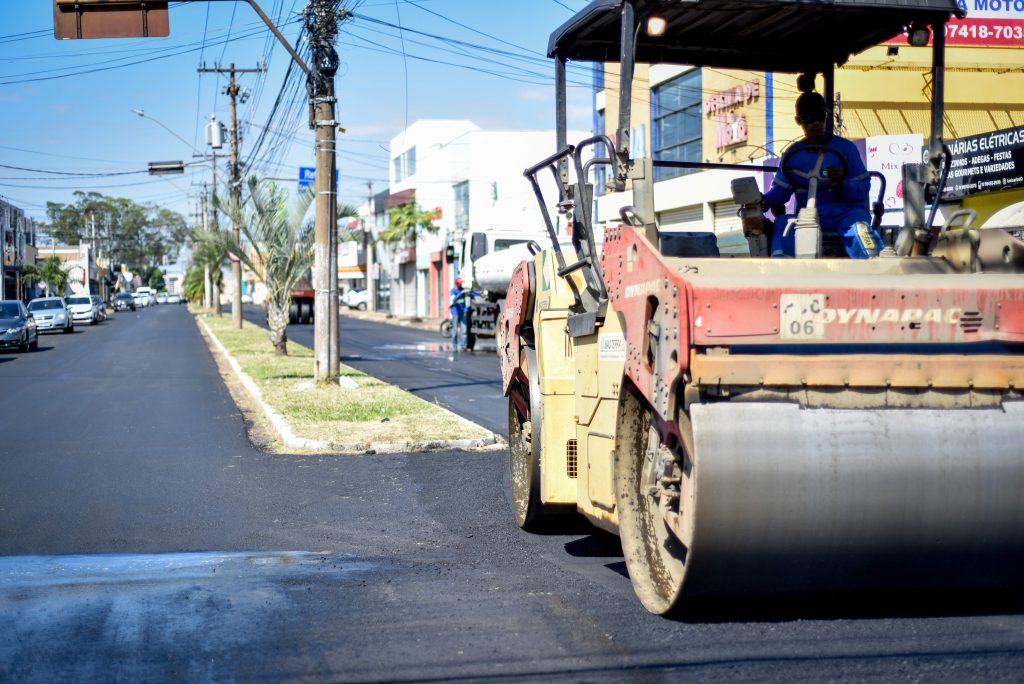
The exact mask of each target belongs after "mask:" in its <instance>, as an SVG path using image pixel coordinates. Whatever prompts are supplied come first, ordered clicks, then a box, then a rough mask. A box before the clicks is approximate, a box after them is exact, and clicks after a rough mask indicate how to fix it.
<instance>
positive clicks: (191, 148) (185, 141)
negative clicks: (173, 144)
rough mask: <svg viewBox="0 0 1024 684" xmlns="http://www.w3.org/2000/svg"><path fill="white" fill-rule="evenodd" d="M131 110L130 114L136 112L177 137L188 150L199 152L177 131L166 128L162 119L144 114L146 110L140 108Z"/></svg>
mask: <svg viewBox="0 0 1024 684" xmlns="http://www.w3.org/2000/svg"><path fill="white" fill-rule="evenodd" d="M131 112H132V114H138V115H139V116H140V117H142V118H143V119H149V120H150V121H152V122H153V123H155V124H156V125H157V126H159V127H160V128H162V129H164V130H165V131H167V132H168V133H170V134H171V135H173V136H174V137H175V138H177V139H178V140H180V141H181V142H183V143H185V144H186V145H187V146H188V148H189V149H190V150H192V151H193V152H195V153H196V154H200V152H199V150H197V149H196V148H195V147H193V145H192V143H190V142H189V141H188V140H185V139H184V138H182V137H181V136H180V135H178V134H177V133H175V132H174V131H172V130H171V129H170V128H168V127H167V125H166V124H165V123H164V122H163V121H161V120H160V119H157V118H156V117H154V116H153V115H151V114H146V112H145V111H143V110H141V109H132V110H131Z"/></svg>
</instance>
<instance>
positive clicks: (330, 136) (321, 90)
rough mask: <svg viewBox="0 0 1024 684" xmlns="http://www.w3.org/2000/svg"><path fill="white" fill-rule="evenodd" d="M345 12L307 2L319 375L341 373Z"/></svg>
mask: <svg viewBox="0 0 1024 684" xmlns="http://www.w3.org/2000/svg"><path fill="white" fill-rule="evenodd" d="M345 16H346V12H345V11H344V10H341V9H340V8H339V2H338V0H310V3H309V5H308V6H307V7H306V17H305V19H306V28H307V30H308V31H309V35H310V41H309V42H310V46H311V48H312V51H313V65H312V68H311V69H310V72H309V80H308V90H309V95H310V100H309V104H310V122H309V125H310V128H312V129H314V131H315V148H314V149H315V154H316V181H315V188H316V235H315V238H316V243H315V247H314V251H313V259H314V273H313V290H314V301H313V352H314V372H315V375H316V379H317V380H319V381H331V380H333V379H334V378H336V377H337V375H338V361H339V356H340V354H339V347H338V268H337V258H338V257H337V241H338V238H337V234H338V216H337V212H338V201H337V197H338V193H337V183H336V182H335V176H334V173H335V168H336V155H335V144H336V132H337V127H338V122H337V121H336V120H335V114H334V105H335V101H336V100H335V97H334V75H335V74H336V73H337V71H338V53H337V52H335V50H334V38H335V36H336V35H337V32H338V21H339V20H342V19H344V18H345Z"/></svg>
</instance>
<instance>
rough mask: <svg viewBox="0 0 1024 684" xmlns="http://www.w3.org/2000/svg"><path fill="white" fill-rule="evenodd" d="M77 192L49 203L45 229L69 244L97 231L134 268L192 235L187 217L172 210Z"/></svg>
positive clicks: (155, 260)
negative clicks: (65, 200) (72, 198)
mask: <svg viewBox="0 0 1024 684" xmlns="http://www.w3.org/2000/svg"><path fill="white" fill-rule="evenodd" d="M74 195H75V201H74V202H73V203H71V204H61V203H59V202H47V203H46V216H47V221H48V222H47V224H46V226H44V227H43V228H44V230H45V231H46V232H47V233H48V234H49V235H51V236H53V237H54V238H55V239H57V240H59V241H61V242H63V243H65V244H77V243H79V242H82V241H83V240H86V239H90V238H92V237H93V236H95V237H97V238H98V239H99V240H100V241H101V242H102V243H104V244H105V245H106V246H107V248H108V250H109V251H110V253H111V255H113V256H114V257H115V258H116V260H117V261H118V262H120V263H124V264H128V266H129V268H130V269H131V270H133V271H136V272H142V270H143V268H144V267H145V266H146V265H148V264H153V263H160V262H161V261H162V260H163V258H164V256H173V255H174V254H176V253H177V251H178V249H179V248H180V246H181V245H182V244H183V243H184V241H185V239H186V238H187V237H188V228H187V226H186V224H185V219H184V217H183V216H182V215H181V214H179V213H177V212H174V211H170V210H169V209H162V208H160V207H157V206H156V205H153V204H138V203H136V202H133V201H132V200H129V199H125V198H123V197H109V196H107V195H102V194H100V193H97V192H82V191H80V190H79V191H77V192H75V193H74Z"/></svg>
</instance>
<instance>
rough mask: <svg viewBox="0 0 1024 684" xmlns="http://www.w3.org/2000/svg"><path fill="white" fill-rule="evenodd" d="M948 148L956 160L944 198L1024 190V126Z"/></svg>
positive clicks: (959, 140)
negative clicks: (1023, 188)
mask: <svg viewBox="0 0 1024 684" xmlns="http://www.w3.org/2000/svg"><path fill="white" fill-rule="evenodd" d="M948 145H949V149H950V151H951V152H952V159H951V161H950V165H949V179H948V180H947V181H946V191H945V193H944V194H943V197H944V198H959V197H965V196H967V195H974V194H976V193H979V192H995V191H997V190H1010V189H1013V188H1021V187H1024V126H1022V127H1019V128H1005V129H1003V130H1001V131H994V132H992V133H982V134H981V135H970V136H967V137H965V138H957V139H955V140H951V141H949V143H948Z"/></svg>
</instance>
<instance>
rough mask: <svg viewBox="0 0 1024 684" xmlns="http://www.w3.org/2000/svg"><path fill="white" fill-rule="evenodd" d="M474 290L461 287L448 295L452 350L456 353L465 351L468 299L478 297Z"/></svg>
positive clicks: (455, 288) (453, 289)
mask: <svg viewBox="0 0 1024 684" xmlns="http://www.w3.org/2000/svg"><path fill="white" fill-rule="evenodd" d="M479 295H480V293H479V292H477V291H476V290H463V289H462V288H461V287H453V288H452V291H451V293H450V296H449V298H450V301H451V306H450V307H449V311H451V314H452V348H453V349H455V350H456V351H465V349H466V333H467V330H466V327H467V325H466V324H467V322H468V319H469V304H468V302H469V299H471V298H472V297H477V296H479Z"/></svg>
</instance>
